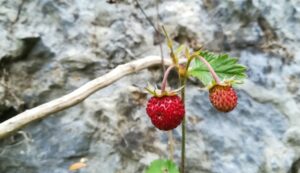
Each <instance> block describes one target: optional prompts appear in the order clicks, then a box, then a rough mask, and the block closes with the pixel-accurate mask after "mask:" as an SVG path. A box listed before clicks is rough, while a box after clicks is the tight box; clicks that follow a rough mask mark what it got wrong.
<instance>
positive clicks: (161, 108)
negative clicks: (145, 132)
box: [146, 95, 185, 131]
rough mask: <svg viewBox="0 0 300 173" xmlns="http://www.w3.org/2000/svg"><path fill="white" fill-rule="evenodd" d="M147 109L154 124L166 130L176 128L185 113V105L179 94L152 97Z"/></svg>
mask: <svg viewBox="0 0 300 173" xmlns="http://www.w3.org/2000/svg"><path fill="white" fill-rule="evenodd" d="M146 111H147V114H148V116H149V117H150V119H151V121H152V123H153V125H154V126H155V127H157V128H158V129H160V130H165V131H167V130H171V129H174V128H176V127H177V126H178V125H179V124H180V123H181V121H182V119H183V117H184V114H185V110H184V105H183V103H182V101H181V98H180V97H179V96H177V95H173V96H162V97H156V96H153V97H151V98H150V100H149V101H148V104H147V108H146Z"/></svg>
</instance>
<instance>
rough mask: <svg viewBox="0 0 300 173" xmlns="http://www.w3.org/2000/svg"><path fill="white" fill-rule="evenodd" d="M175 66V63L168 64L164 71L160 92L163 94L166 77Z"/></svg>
mask: <svg viewBox="0 0 300 173" xmlns="http://www.w3.org/2000/svg"><path fill="white" fill-rule="evenodd" d="M174 67H175V65H170V66H169V67H168V68H167V70H166V71H165V74H164V78H163V81H162V84H161V93H162V94H163V93H164V92H165V91H166V86H167V79H168V76H169V74H170V71H171V70H172V69H173V68H174Z"/></svg>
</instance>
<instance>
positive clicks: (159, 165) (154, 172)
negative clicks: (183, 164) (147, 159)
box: [146, 159, 179, 173]
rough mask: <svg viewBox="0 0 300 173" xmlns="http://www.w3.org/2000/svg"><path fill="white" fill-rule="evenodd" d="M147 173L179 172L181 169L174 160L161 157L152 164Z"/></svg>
mask: <svg viewBox="0 0 300 173" xmlns="http://www.w3.org/2000/svg"><path fill="white" fill-rule="evenodd" d="M146 173H179V169H178V167H177V166H176V164H175V163H174V162H173V161H171V160H162V159H159V160H154V161H153V162H152V163H151V164H150V166H149V167H148V169H147V171H146Z"/></svg>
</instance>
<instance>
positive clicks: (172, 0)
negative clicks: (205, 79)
mask: <svg viewBox="0 0 300 173" xmlns="http://www.w3.org/2000/svg"><path fill="white" fill-rule="evenodd" d="M138 2H139V3H137V1H135V0H110V1H105V0H0V121H1V122H3V121H5V120H7V119H9V118H11V117H13V116H14V115H16V114H18V113H20V112H23V111H24V110H26V109H29V108H32V107H35V106H37V105H40V104H42V103H45V102H47V101H50V100H52V99H54V98H58V97H60V96H62V95H64V94H67V93H69V92H70V91H73V90H74V89H76V88H78V87H80V86H82V85H83V84H84V83H86V82H88V81H90V80H92V79H94V78H96V77H99V76H101V75H103V74H105V73H107V72H108V71H110V70H111V69H113V68H115V67H116V66H118V65H119V64H123V63H126V62H129V61H131V60H134V59H139V58H143V57H146V56H148V55H158V56H159V55H160V48H159V44H158V43H159V42H161V43H162V45H163V52H164V54H165V57H167V53H168V50H167V47H166V44H165V40H160V39H158V37H157V35H156V34H155V30H154V28H153V26H152V25H151V23H150V22H149V20H151V21H152V23H153V24H154V25H156V24H157V23H159V24H160V25H162V24H163V25H164V26H165V27H166V29H167V31H168V32H169V34H170V36H171V38H172V39H173V40H174V42H175V45H179V44H182V43H186V44H188V45H190V47H192V48H194V49H198V48H199V47H201V46H203V48H204V49H207V50H210V51H214V52H217V53H218V52H226V53H228V54H229V55H231V56H234V57H238V58H239V62H240V63H241V64H244V65H246V66H248V68H249V69H248V71H247V74H248V76H249V78H248V79H247V80H246V81H245V83H244V84H243V85H241V86H240V87H239V88H238V90H237V91H238V95H239V104H238V106H237V108H236V109H235V110H234V111H232V112H230V113H228V114H224V113H219V112H217V111H216V110H215V109H214V108H213V107H212V106H211V105H210V103H209V100H208V94H207V91H203V89H201V88H200V83H199V82H197V81H195V80H191V81H189V86H188V88H187V118H188V121H187V123H188V125H187V171H186V172H187V173H298V167H299V172H300V107H299V106H300V97H299V96H300V90H299V86H300V85H299V81H300V66H299V65H300V54H299V52H300V51H299V45H300V32H299V28H300V23H299V22H300V1H299V0H185V1H180V0H163V1H155V0H147V1H146V0H140V1H138ZM157 7H158V8H157ZM141 8H142V9H143V10H144V12H145V13H146V14H147V16H148V19H149V20H147V19H146V17H145V15H144V14H143V13H142V11H141ZM157 11H158V13H159V17H158V16H157ZM161 78H162V73H161V69H160V66H157V67H154V68H151V69H147V70H143V71H141V72H139V73H135V74H133V75H130V76H128V77H125V78H123V79H121V80H119V81H118V82H116V83H114V84H112V85H111V86H108V87H106V88H105V89H102V90H100V91H98V92H97V93H95V94H94V95H92V96H91V97H89V98H88V99H86V100H85V101H84V102H82V103H80V104H78V105H76V106H75V107H72V108H70V109H67V110H65V111H62V112H60V113H56V114H54V115H53V116H50V117H48V118H46V119H43V120H40V121H38V122H35V123H33V124H31V125H29V126H27V127H26V128H24V129H22V130H21V131H20V132H18V133H16V134H15V135H13V136H11V137H7V138H6V139H1V140H0V173H68V172H70V171H69V170H68V167H69V166H70V165H71V164H72V163H75V162H78V161H79V160H80V159H82V158H84V159H86V160H87V162H86V163H87V165H88V166H87V167H85V168H83V169H80V170H78V171H77V172H80V173H140V172H143V171H144V169H145V167H146V166H147V165H148V164H149V163H150V162H151V161H152V160H154V159H157V158H167V156H168V153H167V139H168V138H167V134H166V133H163V132H161V131H158V130H156V129H155V128H154V127H153V125H152V124H151V122H150V120H149V118H148V117H147V115H146V113H145V106H144V104H145V101H146V99H147V97H149V95H148V96H147V95H146V94H145V93H144V90H143V88H144V87H145V86H146V84H147V82H148V81H149V82H151V83H159V82H160V80H161ZM171 78H172V77H171ZM171 78H170V79H171ZM174 79H176V75H175V74H174ZM171 84H172V82H171ZM180 130H181V128H177V129H176V130H175V131H174V135H175V140H176V152H175V157H176V161H177V163H179V158H180V138H181V131H180Z"/></svg>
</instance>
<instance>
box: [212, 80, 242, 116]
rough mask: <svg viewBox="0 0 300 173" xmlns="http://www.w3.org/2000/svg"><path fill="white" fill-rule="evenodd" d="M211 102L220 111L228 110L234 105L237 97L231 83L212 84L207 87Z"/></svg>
mask: <svg viewBox="0 0 300 173" xmlns="http://www.w3.org/2000/svg"><path fill="white" fill-rule="evenodd" d="M209 100H210V102H211V104H212V105H213V106H214V107H215V108H216V109H217V110H219V111H221V112H230V111H232V110H233V109H234V108H235V107H236V105H237V100H238V97H237V95H236V92H235V90H234V89H233V88H232V86H231V85H218V84H216V85H214V86H213V87H211V88H210V89H209Z"/></svg>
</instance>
